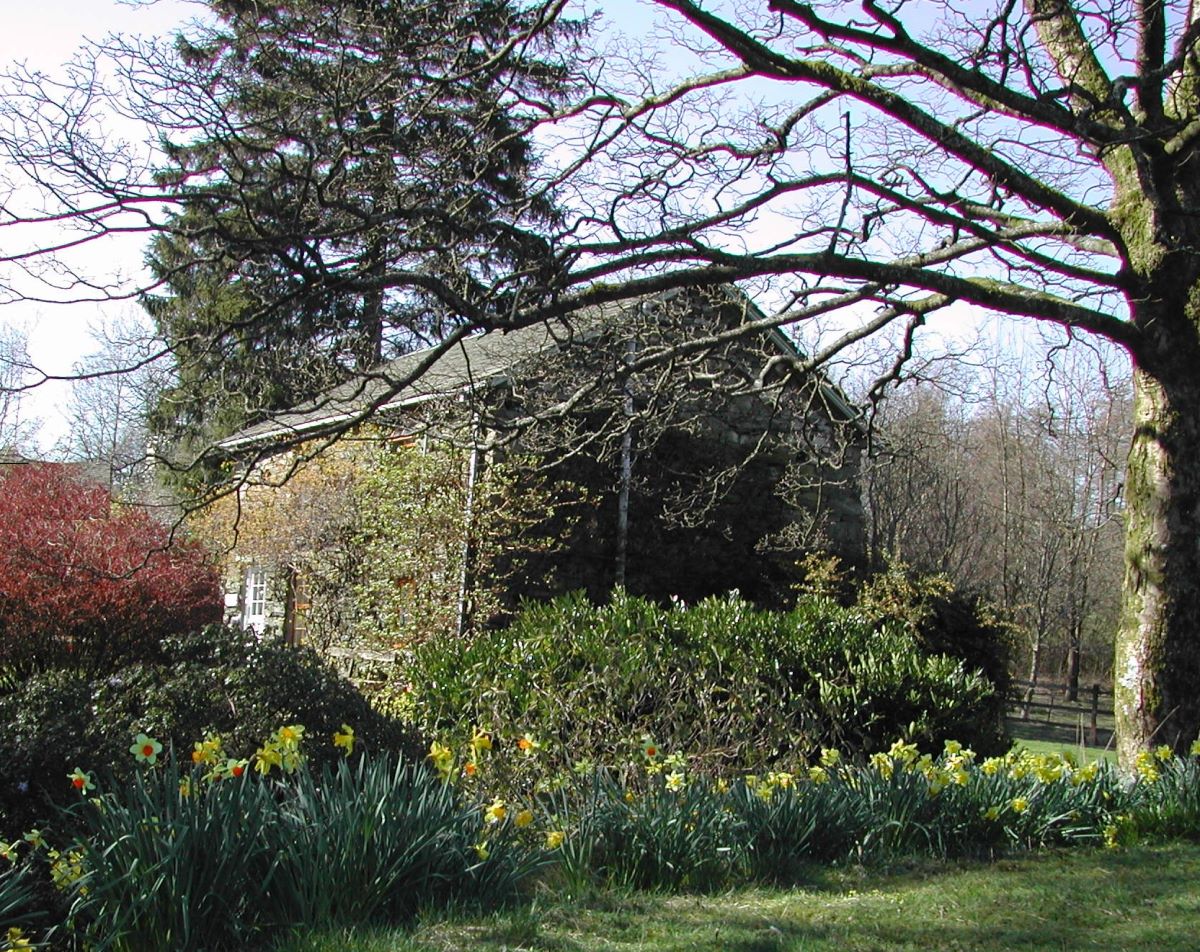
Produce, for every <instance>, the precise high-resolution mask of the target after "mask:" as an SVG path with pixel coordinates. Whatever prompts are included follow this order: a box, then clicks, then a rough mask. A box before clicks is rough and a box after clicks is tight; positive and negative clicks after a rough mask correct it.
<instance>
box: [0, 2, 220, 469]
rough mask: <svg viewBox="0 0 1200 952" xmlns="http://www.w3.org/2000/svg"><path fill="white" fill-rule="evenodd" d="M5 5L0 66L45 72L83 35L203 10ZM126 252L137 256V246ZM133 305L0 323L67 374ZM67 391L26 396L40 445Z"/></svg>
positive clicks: (45, 443)
mask: <svg viewBox="0 0 1200 952" xmlns="http://www.w3.org/2000/svg"><path fill="white" fill-rule="evenodd" d="M5 6H6V9H5V11H4V25H3V30H0V70H7V69H8V68H9V67H10V65H11V64H13V63H25V64H26V65H27V66H29V67H30V68H33V69H37V70H40V71H43V72H47V73H56V72H58V71H59V69H60V68H61V67H62V65H63V64H64V63H65V62H67V61H68V60H69V59H71V57H72V55H73V54H74V53H75V52H76V51H77V50H78V49H79V47H80V45H81V44H82V43H83V42H84V41H85V40H87V39H93V40H100V39H103V38H104V37H105V36H106V35H108V34H110V33H124V34H131V35H133V34H141V35H148V36H153V35H159V34H164V33H167V32H169V31H170V30H171V29H172V28H174V27H177V26H179V25H181V24H182V23H184V22H186V21H187V20H189V19H192V18H193V17H195V16H197V15H198V13H200V12H202V8H201V7H198V6H197V5H196V4H195V3H190V2H186V0H157V2H153V3H139V4H132V3H129V2H124V3H121V2H117V0H31V2H26V3H21V4H19V5H18V4H15V3H8V4H5ZM101 253H103V252H101ZM108 253H109V254H112V252H111V251H110V252H108ZM130 253H131V255H134V256H136V255H139V252H138V250H137V248H136V246H134V247H132V248H131V249H130ZM137 264H138V259H137V257H134V259H133V261H131V262H125V263H124V266H125V268H127V269H128V268H132V267H136V266H137ZM135 307H136V305H131V304H125V305H120V306H118V307H115V308H108V309H101V308H100V307H99V306H96V305H73V306H69V307H62V306H58V307H56V306H53V305H26V304H7V305H4V306H3V308H0V323H7V324H14V325H17V326H20V327H23V328H25V330H26V331H27V333H28V334H29V343H30V356H31V358H32V359H33V361H34V363H35V364H36V365H37V366H38V367H39V368H40V369H42V370H44V371H46V372H47V373H51V374H66V373H70V371H71V368H72V365H73V364H74V363H75V362H76V361H77V360H78V359H79V358H80V357H82V356H83V355H84V354H86V353H88V352H89V351H90V350H92V349H93V342H92V340H91V338H90V336H89V333H88V331H89V327H91V326H95V325H96V324H97V323H98V322H101V321H104V320H107V319H111V318H113V317H116V316H118V315H119V314H121V313H123V312H124V311H127V310H128V309H130V308H135ZM67 396H68V388H67V385H65V384H48V385H45V386H44V387H42V388H39V389H38V390H37V391H34V392H33V393H32V394H31V395H30V397H29V398H27V400H26V401H25V408H24V409H25V414H26V416H30V415H31V416H35V417H38V418H41V419H42V421H43V424H42V430H41V432H40V434H39V444H40V445H41V448H42V449H43V450H49V449H50V447H51V446H52V445H53V444H54V443H55V442H56V440H57V439H58V438H59V437H61V436H62V435H63V424H62V422H61V420H59V419H58V418H57V415H58V411H59V410H60V408H61V407H62V405H63V403H64V402H65V400H66V399H67Z"/></svg>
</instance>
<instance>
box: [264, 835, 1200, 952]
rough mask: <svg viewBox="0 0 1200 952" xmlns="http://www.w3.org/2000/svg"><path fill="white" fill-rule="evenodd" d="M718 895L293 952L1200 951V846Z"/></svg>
mask: <svg viewBox="0 0 1200 952" xmlns="http://www.w3.org/2000/svg"><path fill="white" fill-rule="evenodd" d="M813 877H814V878H813V881H812V883H811V885H809V886H808V887H806V888H803V889H793V890H765V889H756V890H745V891H738V892H731V893H726V894H721V895H716V896H657V895H648V894H633V895H618V894H611V893H605V894H600V895H598V896H596V897H592V898H590V899H587V900H580V901H574V902H568V901H564V900H561V899H557V898H555V897H554V896H552V895H550V894H547V895H544V896H542V897H541V898H540V899H539V900H538V901H536V902H535V903H534V904H533V906H531V907H528V908H523V909H519V910H515V911H512V912H507V913H501V914H496V915H491V916H486V917H482V918H470V917H466V918H450V919H445V918H442V919H437V920H431V921H427V922H424V923H422V924H421V925H419V926H418V927H416V928H415V929H413V930H411V931H409V932H399V931H393V932H377V933H372V934H369V935H368V934H359V935H349V936H348V935H325V936H310V937H307V938H305V939H302V940H297V941H294V942H292V943H289V944H286V945H285V946H283V947H282V949H281V952H335V950H336V952H446V950H453V949H478V950H482V952H500V950H507V952H517V950H545V952H588V950H596V952H602V950H613V952H635V950H644V952H666V950H679V952H718V950H721V952H777V950H778V952H782V950H789V952H801V950H803V952H835V950H837V952H867V950H913V952H917V950H920V952H927V950H964V952H965V950H979V952H998V950H1009V949H1013V950H1051V949H1053V950H1064V949H1104V950H1121V949H1130V950H1134V949H1139V950H1140V949H1147V948H1150V949H1154V950H1155V952H1172V950H1180V952H1184V950H1189V952H1191V950H1195V949H1197V948H1200V928H1198V924H1200V889H1198V888H1197V885H1196V884H1197V883H1198V882H1200V846H1197V845H1190V844H1172V845H1168V846H1162V847H1154V848H1151V847H1141V848H1136V849H1131V850H1128V851H1119V852H1113V851H1092V850H1078V851H1071V852H1061V853H1048V854H1043V855H1035V856H1024V857H1020V858H1016V859H1004V860H1000V861H998V862H995V863H991V864H934V863H920V864H915V865H913V866H911V867H908V868H901V869H895V870H892V871H890V872H887V873H867V872H863V871H862V870H858V869H843V870H837V869H824V870H814V873H813Z"/></svg>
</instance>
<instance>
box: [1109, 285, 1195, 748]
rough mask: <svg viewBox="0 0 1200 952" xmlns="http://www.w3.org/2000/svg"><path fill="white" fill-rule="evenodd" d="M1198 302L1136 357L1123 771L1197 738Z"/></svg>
mask: <svg viewBox="0 0 1200 952" xmlns="http://www.w3.org/2000/svg"><path fill="white" fill-rule="evenodd" d="M1197 298H1198V296H1197V295H1196V294H1194V293H1193V294H1192V295H1188V297H1187V298H1186V300H1187V304H1185V305H1184V306H1183V307H1177V308H1173V309H1167V308H1161V309H1160V311H1159V313H1158V314H1157V315H1154V320H1152V321H1146V322H1145V323H1144V324H1143V326H1145V327H1146V329H1147V331H1149V334H1148V337H1151V338H1152V339H1153V344H1152V346H1151V347H1148V348H1145V349H1143V350H1142V351H1141V352H1140V353H1139V354H1138V355H1137V357H1136V359H1137V367H1136V368H1135V371H1134V375H1135V376H1134V436H1133V442H1132V444H1131V446H1130V451H1129V468H1128V473H1127V476H1126V485H1125V504H1126V519H1127V523H1126V536H1125V586H1124V598H1123V605H1122V612H1121V623H1120V627H1119V629H1118V632H1117V646H1116V667H1115V670H1114V681H1115V684H1114V689H1115V694H1116V717H1117V738H1118V741H1117V750H1118V754H1119V757H1120V761H1121V764H1122V765H1123V766H1125V767H1126V768H1129V767H1131V766H1132V765H1133V761H1134V758H1135V757H1136V756H1137V754H1138V752H1139V751H1142V750H1146V749H1149V748H1150V747H1153V746H1156V745H1159V744H1169V745H1170V746H1171V747H1173V748H1174V749H1175V750H1176V751H1179V752H1183V751H1185V750H1186V748H1187V747H1188V745H1190V743H1191V742H1192V740H1194V739H1195V737H1196V734H1197V731H1198V730H1200V344H1198V335H1197V331H1196V327H1197V324H1196V321H1195V320H1194V318H1196V317H1197V316H1198V315H1197V314H1194V313H1187V312H1189V311H1193V310H1195V311H1200V300H1198V299H1197ZM1177 300H1178V299H1177Z"/></svg>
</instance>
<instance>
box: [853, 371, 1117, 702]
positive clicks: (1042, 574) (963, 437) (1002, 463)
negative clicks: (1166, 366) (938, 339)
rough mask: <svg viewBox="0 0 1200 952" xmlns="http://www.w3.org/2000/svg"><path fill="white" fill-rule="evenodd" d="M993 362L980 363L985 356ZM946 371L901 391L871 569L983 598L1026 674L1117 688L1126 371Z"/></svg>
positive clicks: (880, 429)
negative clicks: (942, 579)
mask: <svg viewBox="0 0 1200 952" xmlns="http://www.w3.org/2000/svg"><path fill="white" fill-rule="evenodd" d="M977 356H982V355H977ZM980 366H982V367H984V368H986V369H979V370H974V371H973V370H971V369H970V366H969V365H967V364H961V363H960V364H957V365H955V366H954V367H945V366H943V367H942V368H941V369H940V370H936V371H934V372H933V373H932V374H931V375H929V376H927V377H926V378H925V379H923V380H917V381H910V382H908V383H905V384H902V385H901V386H899V387H898V388H896V389H895V390H893V391H890V393H889V395H888V396H887V398H886V399H885V400H884V401H883V402H882V404H881V407H880V411H879V415H878V417H877V418H876V420H875V426H874V438H873V442H872V447H873V450H872V453H871V455H870V463H869V465H868V466H867V467H866V469H865V471H864V472H865V479H864V493H865V496H866V503H867V514H868V533H869V545H870V557H871V561H872V564H873V567H874V568H876V569H878V568H882V567H884V566H885V565H887V564H888V563H889V562H892V561H899V562H902V563H904V564H906V565H908V566H909V567H910V568H912V569H914V570H916V571H918V572H921V573H942V574H944V575H945V576H946V577H947V578H948V579H949V580H950V581H951V582H952V583H953V584H954V585H955V586H956V587H958V588H960V589H963V590H966V591H971V592H977V593H980V594H983V595H985V596H986V597H987V598H988V599H989V600H990V601H991V602H992V604H993V605H994V606H995V609H996V610H997V612H998V614H999V616H1000V617H1001V618H1002V619H1004V620H1005V621H1006V622H1008V623H1010V624H1011V625H1012V626H1013V628H1014V631H1015V633H1016V635H1017V637H1018V642H1019V651H1020V654H1019V657H1021V658H1023V659H1025V661H1024V664H1025V668H1024V670H1023V671H1021V672H1019V674H1020V675H1023V676H1025V677H1026V678H1028V680H1030V681H1032V682H1037V681H1038V680H1039V679H1048V680H1051V681H1060V682H1061V681H1065V682H1066V683H1067V686H1068V694H1069V696H1070V698H1071V700H1074V699H1075V697H1076V695H1077V693H1078V690H1079V680H1080V676H1081V675H1082V674H1086V675H1087V676H1088V677H1089V678H1091V679H1098V680H1103V681H1108V680H1109V679H1110V678H1111V674H1112V648H1113V632H1114V631H1115V630H1116V625H1117V619H1118V615H1119V612H1120V588H1121V556H1122V547H1123V530H1124V525H1123V521H1122V517H1121V512H1122V505H1121V489H1122V483H1123V480H1124V459H1125V453H1126V449H1127V443H1128V436H1127V435H1126V433H1125V429H1124V421H1125V420H1127V419H1128V414H1129V412H1130V411H1129V404H1130V388H1129V380H1128V376H1127V372H1122V371H1121V370H1117V369H1114V367H1112V366H1109V365H1107V364H1106V363H1105V362H1104V361H1103V360H1102V359H1100V358H1099V357H1097V355H1096V354H1095V353H1094V352H1092V351H1090V350H1086V349H1083V348H1079V347H1076V348H1073V349H1069V350H1063V351H1060V352H1059V353H1058V354H1057V355H1055V356H1054V358H1053V359H1047V360H1046V361H1044V362H1042V361H1035V360H1033V359H1032V356H1030V357H1027V358H1025V360H1024V361H1019V362H1018V361H1015V360H1014V361H1009V362H1007V363H1006V362H1005V361H1004V360H1003V359H1002V358H1000V357H999V356H998V355H995V354H990V355H986V357H984V359H983V360H982V362H981V364H980Z"/></svg>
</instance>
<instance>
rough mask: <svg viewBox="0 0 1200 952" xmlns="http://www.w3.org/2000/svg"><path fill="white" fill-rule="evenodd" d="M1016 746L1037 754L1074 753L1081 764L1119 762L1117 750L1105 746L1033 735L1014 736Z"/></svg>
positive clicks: (1113, 763)
mask: <svg viewBox="0 0 1200 952" xmlns="http://www.w3.org/2000/svg"><path fill="white" fill-rule="evenodd" d="M1014 740H1015V742H1016V746H1018V747H1024V748H1025V749H1026V750H1030V751H1032V752H1033V753H1035V754H1072V755H1074V756H1075V757H1076V758H1077V759H1078V761H1079V762H1080V763H1081V764H1086V763H1090V762H1091V761H1093V760H1107V761H1108V762H1109V763H1111V764H1112V765H1113V766H1116V763H1117V752H1116V751H1115V750H1111V749H1107V748H1104V747H1087V746H1080V745H1079V744H1063V743H1059V742H1057V741H1049V740H1037V739H1036V738H1033V737H1020V736H1014Z"/></svg>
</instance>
